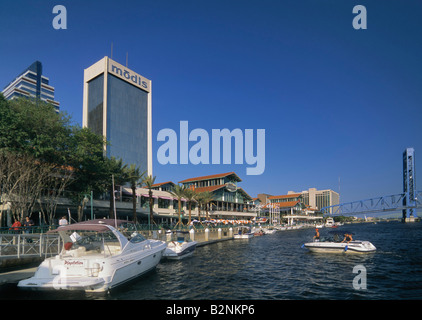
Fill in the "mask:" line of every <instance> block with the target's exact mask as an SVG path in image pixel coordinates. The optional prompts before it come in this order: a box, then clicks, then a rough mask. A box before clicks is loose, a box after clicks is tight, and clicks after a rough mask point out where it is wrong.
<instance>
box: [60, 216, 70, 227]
mask: <svg viewBox="0 0 422 320" xmlns="http://www.w3.org/2000/svg"><path fill="white" fill-rule="evenodd" d="M68 224H69V222H67V219H66V217H65V216H63V217H62V218H61V219H60V220H59V226H67V225H68Z"/></svg>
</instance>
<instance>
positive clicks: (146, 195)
mask: <svg viewBox="0 0 422 320" xmlns="http://www.w3.org/2000/svg"><path fill="white" fill-rule="evenodd" d="M141 196H143V197H146V198H149V194H141ZM152 197H153V198H154V199H157V198H158V197H157V196H154V195H153V196H152Z"/></svg>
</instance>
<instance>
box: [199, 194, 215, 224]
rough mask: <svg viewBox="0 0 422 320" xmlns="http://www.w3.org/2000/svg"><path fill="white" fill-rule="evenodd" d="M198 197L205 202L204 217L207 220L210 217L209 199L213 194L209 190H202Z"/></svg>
mask: <svg viewBox="0 0 422 320" xmlns="http://www.w3.org/2000/svg"><path fill="white" fill-rule="evenodd" d="M200 197H201V202H202V203H203V204H205V212H206V217H207V220H209V219H210V217H209V215H208V208H209V204H210V203H211V201H213V200H214V195H213V194H212V193H211V192H209V191H204V192H201V193H200Z"/></svg>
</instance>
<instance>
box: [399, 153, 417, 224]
mask: <svg viewBox="0 0 422 320" xmlns="http://www.w3.org/2000/svg"><path fill="white" fill-rule="evenodd" d="M403 192H404V194H405V196H404V198H403V205H404V206H410V207H416V199H415V193H416V181H415V149H413V148H406V150H404V152H403ZM415 215H416V209H413V208H407V209H403V218H402V221H403V222H413V221H414V220H415Z"/></svg>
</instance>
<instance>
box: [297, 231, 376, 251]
mask: <svg viewBox="0 0 422 320" xmlns="http://www.w3.org/2000/svg"><path fill="white" fill-rule="evenodd" d="M329 233H330V234H334V236H333V237H328V238H324V237H320V239H314V241H313V242H308V243H305V244H304V245H303V246H304V247H305V248H307V249H309V251H312V252H334V253H336V252H337V253H339V252H353V253H368V252H374V251H375V250H377V248H376V247H375V246H374V245H373V244H372V243H371V242H369V241H362V240H351V241H344V240H343V241H342V237H341V235H345V234H350V235H351V234H352V233H351V232H347V231H331V232H329Z"/></svg>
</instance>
